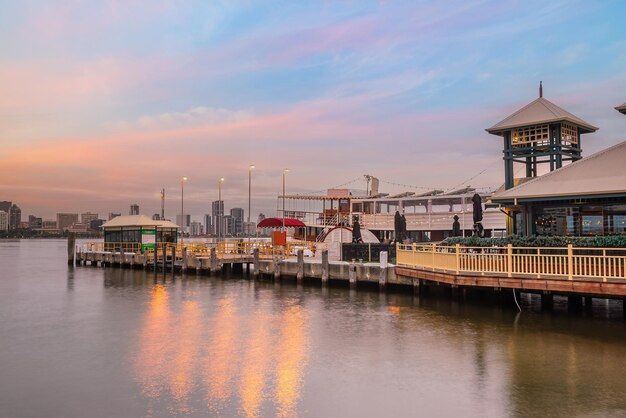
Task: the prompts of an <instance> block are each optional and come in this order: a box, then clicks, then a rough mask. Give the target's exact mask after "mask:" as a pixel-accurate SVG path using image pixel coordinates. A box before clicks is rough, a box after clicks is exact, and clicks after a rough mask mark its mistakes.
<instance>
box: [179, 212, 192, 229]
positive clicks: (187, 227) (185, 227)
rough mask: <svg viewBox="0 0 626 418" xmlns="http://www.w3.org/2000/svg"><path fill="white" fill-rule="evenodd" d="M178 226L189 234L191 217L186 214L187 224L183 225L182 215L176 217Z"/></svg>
mask: <svg viewBox="0 0 626 418" xmlns="http://www.w3.org/2000/svg"><path fill="white" fill-rule="evenodd" d="M176 225H178V226H180V227H181V228H182V231H184V232H189V226H190V225H191V215H190V214H188V213H185V224H184V225H183V223H182V220H181V218H180V215H176Z"/></svg>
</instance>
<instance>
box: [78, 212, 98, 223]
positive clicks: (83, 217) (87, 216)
mask: <svg viewBox="0 0 626 418" xmlns="http://www.w3.org/2000/svg"><path fill="white" fill-rule="evenodd" d="M94 219H98V214H97V213H91V212H85V213H81V214H80V223H82V224H85V225H89V224H90V223H91V221H93V220H94Z"/></svg>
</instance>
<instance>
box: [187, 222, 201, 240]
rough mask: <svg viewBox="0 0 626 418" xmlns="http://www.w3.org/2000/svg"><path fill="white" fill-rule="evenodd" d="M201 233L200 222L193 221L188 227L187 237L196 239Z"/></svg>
mask: <svg viewBox="0 0 626 418" xmlns="http://www.w3.org/2000/svg"><path fill="white" fill-rule="evenodd" d="M202 233H203V228H202V222H198V221H193V222H192V223H191V225H190V227H189V235H191V236H192V237H197V236H200V235H202Z"/></svg>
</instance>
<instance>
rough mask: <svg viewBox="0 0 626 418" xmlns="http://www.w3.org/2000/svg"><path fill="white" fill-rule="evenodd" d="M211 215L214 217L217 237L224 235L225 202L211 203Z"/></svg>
mask: <svg viewBox="0 0 626 418" xmlns="http://www.w3.org/2000/svg"><path fill="white" fill-rule="evenodd" d="M211 214H212V215H213V229H214V233H215V235H217V236H223V235H224V201H223V200H216V201H214V202H213V203H211Z"/></svg>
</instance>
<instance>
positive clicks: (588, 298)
mask: <svg viewBox="0 0 626 418" xmlns="http://www.w3.org/2000/svg"><path fill="white" fill-rule="evenodd" d="M584 299H585V311H587V312H591V311H592V310H593V298H592V297H591V296H585V298H584Z"/></svg>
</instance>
